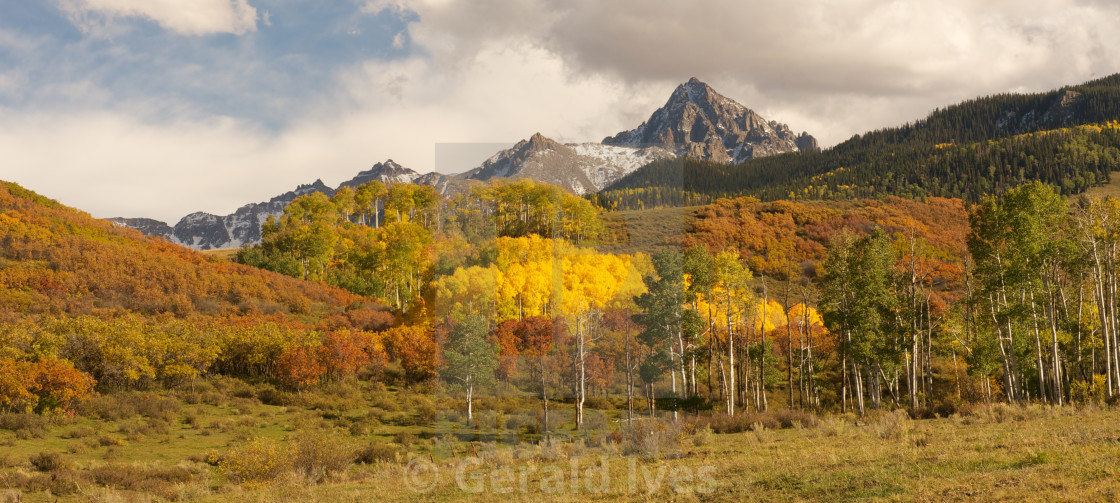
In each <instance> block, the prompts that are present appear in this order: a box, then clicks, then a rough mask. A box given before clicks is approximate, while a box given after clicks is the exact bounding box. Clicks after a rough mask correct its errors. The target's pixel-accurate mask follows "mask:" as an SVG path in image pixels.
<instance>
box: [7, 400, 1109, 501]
mask: <svg viewBox="0 0 1120 503" xmlns="http://www.w3.org/2000/svg"><path fill="white" fill-rule="evenodd" d="M250 391H252V390H245V389H240V388H236V389H235V388H233V387H231V388H229V389H216V390H212V392H214V393H217V394H219V395H220V396H219V397H217V399H216V401H217V402H219V403H223V405H221V406H216V405H210V404H205V403H196V404H191V405H181V404H180V405H176V404H173V403H171V402H169V401H166V400H164V399H165V398H167V397H171V396H174V393H161V394H160V395H159V396H150V395H139V394H137V395H129V394H123V395H121V396H119V397H112V398H111V399H105V400H104V401H102V402H100V403H96V404H91V405H90V407H89V409H90V410H89V411H88V412H89V413H90V415H91V416H97V419H94V418H92V417H84V418H83V417H79V418H74V419H66V418H61V417H55V418H45V419H44V418H39V419H37V418H34V417H25V416H21V415H11V416H6V417H5V418H4V422H3V424H4V426H6V427H7V428H8V429H3V430H0V445H2V446H3V448H2V450H0V502H2V501H4V498H7V499H8V500H12V498H15V497H16V495H18V497H19V498H20V499H19V500H21V501H55V500H56V499H57V500H61V501H163V500H176V501H215V502H238V503H242V502H252V501H312V502H314V501H322V502H334V501H413V500H421V501H460V500H487V501H490V500H497V501H522V500H541V499H544V500H547V501H549V502H550V503H555V502H563V501H585V500H588V499H593V500H607V501H630V500H646V501H661V500H666V501H693V500H705V501H708V500H715V501H805V500H810V501H864V500H871V501H888V500H889V501H992V500H1014V501H1042V500H1052V499H1057V500H1084V501H1113V500H1117V499H1120V465H1118V464H1117V463H1116V460H1117V459H1120V428H1118V427H1117V426H1116V424H1117V419H1120V412H1117V411H1116V410H1114V409H1108V408H1103V407H1101V406H1085V407H1081V408H1073V407H1066V408H1049V407H1042V406H1037V405H1035V406H1026V407H1017V406H1008V405H1004V404H994V405H992V406H971V407H962V408H960V409H958V410H957V411H955V412H954V413H952V414H949V415H948V417H942V418H937V419H911V416H909V415H908V414H905V413H903V412H901V411H894V412H891V411H870V412H869V413H868V415H867V416H865V417H862V418H858V417H856V416H854V415H851V414H848V415H825V416H820V417H818V416H815V415H812V414H808V413H802V412H796V411H785V410H781V409H778V410H773V411H771V412H768V413H742V414H739V415H736V416H735V417H733V418H730V417H725V416H716V417H711V418H705V417H700V418H696V417H687V416H686V417H685V418H684V419H682V421H681V422H676V423H674V422H672V421H668V420H649V419H642V420H639V421H635V422H633V423H630V425H629V426H628V425H627V424H626V423H625V422H620V421H617V418H618V414H621V413H620V412H619V411H616V410H615V411H607V412H608V413H609V414H606V415H604V416H603V419H602V422H603V423H604V425H603V426H602V429H600V430H597V431H595V432H589V433H588V434H583V435H577V434H576V432H572V431H568V430H563V431H554V433H553V435H551V437H546V438H545V439H544V440H543V441H540V442H538V439H540V437H538V436H534V435H526V434H525V433H524V430H525V425H526V424H529V423H534V422H535V420H534V419H533V417H532V416H533V415H532V414H529V413H526V411H527V410H531V409H526V408H525V407H531V406H533V405H534V404H532V403H524V404H520V405H521V406H522V408H523V409H524V410H521V411H519V412H518V411H514V410H512V409H511V410H509V411H504V409H505V408H506V407H505V406H506V405H510V404H515V403H516V399H510V400H507V401H504V402H502V403H498V402H495V403H491V404H489V405H491V406H499V405H500V406H501V408H499V409H493V410H490V409H488V410H486V411H480V412H479V416H480V417H481V416H484V415H488V414H493V415H494V416H495V417H494V418H493V421H492V422H494V423H495V424H501V423H502V422H503V421H504V422H505V423H506V428H507V429H509V431H510V432H511V433H510V434H509V435H506V436H503V437H500V439H499V441H498V442H495V441H494V439H495V438H498V437H495V436H493V435H492V434H489V433H488V432H486V431H484V430H483V431H478V430H474V428H473V427H471V429H470V430H465V429H457V428H456V425H455V424H454V423H450V422H449V421H448V420H447V419H446V417H443V418H441V419H438V421H437V424H435V425H430V424H428V423H429V421H428V420H416V419H415V418H416V417H418V416H417V412H416V411H418V410H420V409H429V408H434V409H436V410H439V411H445V410H447V409H448V405H454V404H456V403H457V402H455V401H448V400H447V399H446V398H445V397H442V396H434V397H433V396H426V395H414V394H411V393H388V392H385V393H375V392H370V393H359V394H358V395H360V396H356V397H346V398H345V399H343V397H344V396H345V395H346V393H340V394H339V397H337V398H330V397H327V396H324V397H317V398H316V397H302V398H301V400H300V405H295V406H286V407H281V406H275V405H265V404H262V403H260V402H259V401H256V400H253V399H249V398H244V397H242V401H240V402H239V403H238V404H236V405H240V407H238V406H234V405H229V404H232V403H233V400H234V397H235V396H236V395H247V393H248V392H250ZM258 391H259V390H258ZM312 398H315V399H314V400H312ZM320 402H322V403H320ZM336 402H337V403H336ZM355 403H356V404H358V405H359V406H360V407H362V408H360V409H354V410H350V409H348V408H349V407H352V406H354V405H353V404H355ZM118 408H119V410H118ZM483 412H485V413H486V414H483ZM499 412H501V416H500V418H499V416H498V413H499ZM554 412H555V415H554V416H553V418H554V419H553V420H554V421H555V424H567V423H569V422H570V421H571V419H570V412H571V411H570V410H566V409H563V408H560V409H558V410H555V411H554ZM596 414H599V413H598V412H596ZM421 415H422V414H421ZM438 415H440V416H446V415H445V414H443V412H441V413H440V414H438ZM390 416H392V417H390ZM398 416H399V417H398ZM375 418H380V419H375ZM405 418H413V419H412V420H409V421H404V420H403V419H405ZM432 420H435V419H432ZM511 421H512V422H513V425H512V426H511V424H510V423H511ZM480 422H481V421H480ZM523 423H524V424H523ZM355 425H358V426H359V427H357V428H355V427H354V426H355ZM32 430H33V431H34V432H35V435H27V434H24V435H21V433H20V432H25V433H26V432H27V431H32ZM254 439H255V440H254ZM468 460H470V461H468ZM238 463H240V464H238ZM410 463H413V464H414V465H415V466H421V467H424V466H428V464H431V465H432V466H434V467H435V468H436V469H437V470H438V472H439V479H438V480H436V481H435V482H436V483H435V486H434V487H432V488H431V489H430V490H429V491H427V492H424V493H416V492H414V491H413V490H412V489H410V488H409V486H408V484H407V481H406V480H405V477H404V473H405V470H406V469H408V467H409V466H410ZM417 463H418V464H417ZM464 463H468V464H466V465H465V464H464ZM573 463H574V465H573ZM464 466H465V467H466V470H465V471H463V477H465V478H462V480H463V483H464V484H466V489H468V490H464V487H463V486H461V485H460V483H459V482H457V481H456V475H457V472H459V471H461V469H462V468H463V467H464ZM573 466H575V470H576V472H577V473H579V474H580V477H581V479H580V481H579V483H577V484H576V485H575V486H572V485H571V475H570V474H571V473H572V470H573ZM589 473H590V474H593V475H594V476H595V477H599V478H596V479H595V480H601V479H603V477H605V480H607V481H609V487H606V488H605V491H604V492H602V493H599V492H594V491H592V490H591V489H589V488H588V485H586V484H585V483H584V482H586V480H587V479H586V477H587V474H589ZM421 475H424V476H427V475H430V473H427V472H425V473H421ZM507 476H509V477H512V478H508V480H509V481H512V482H511V484H512V485H506V483H505V482H506V481H507ZM556 477H559V479H557V480H560V482H561V485H560V486H556V485H555V484H553V485H549V484H551V482H555V480H552V479H555V478H556ZM420 478H421V479H423V477H420ZM522 480H523V481H522ZM550 481H551V482H550ZM631 481H633V484H631ZM479 484H481V485H479ZM702 484H703V485H702ZM706 484H711V486H708V485H706ZM522 487H524V490H525V492H524V493H523V492H522ZM573 487H574V489H573ZM709 487H710V488H712V489H714V491H713V492H710V493H696V492H695V490H698V489H706V488H709ZM593 488H594V489H595V490H599V489H604V488H600V487H598V486H594V487H593ZM474 489H479V490H481V491H482V494H478V493H475V492H472V491H473V490H474Z"/></svg>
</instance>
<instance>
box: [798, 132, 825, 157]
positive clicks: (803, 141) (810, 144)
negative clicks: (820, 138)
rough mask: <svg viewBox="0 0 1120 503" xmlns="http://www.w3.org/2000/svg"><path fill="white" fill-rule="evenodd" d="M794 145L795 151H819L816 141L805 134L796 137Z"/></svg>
mask: <svg viewBox="0 0 1120 503" xmlns="http://www.w3.org/2000/svg"><path fill="white" fill-rule="evenodd" d="M796 143H797V150H800V151H802V152H818V151H820V149H821V147H820V145H817V139H816V138H813V137H812V135H810V134H809V133H806V132H802V133H801V134H800V135H798V137H797V142H796Z"/></svg>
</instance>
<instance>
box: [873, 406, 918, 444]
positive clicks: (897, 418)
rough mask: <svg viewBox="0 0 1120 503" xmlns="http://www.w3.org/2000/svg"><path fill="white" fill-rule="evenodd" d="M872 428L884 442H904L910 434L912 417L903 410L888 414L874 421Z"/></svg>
mask: <svg viewBox="0 0 1120 503" xmlns="http://www.w3.org/2000/svg"><path fill="white" fill-rule="evenodd" d="M871 428H872V429H873V430H874V431H875V433H876V434H877V435H879V438H882V439H884V440H903V439H905V438H907V436H908V435H909V434H910V415H909V414H907V413H906V412H904V411H901V410H899V411H894V412H887V413H884V414H882V415H880V416H879V417H878V418H877V419H876V420H875V421H873V422H872V423H871Z"/></svg>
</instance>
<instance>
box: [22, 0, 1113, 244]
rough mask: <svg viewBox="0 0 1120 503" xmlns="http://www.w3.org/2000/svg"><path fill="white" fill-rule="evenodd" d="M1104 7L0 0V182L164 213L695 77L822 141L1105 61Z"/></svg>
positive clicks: (656, 95) (420, 164)
mask: <svg viewBox="0 0 1120 503" xmlns="http://www.w3.org/2000/svg"><path fill="white" fill-rule="evenodd" d="M1117 4H1118V2H1114V1H1111V0H986V1H982V2H978V1H975V0H943V1H939V2H928V1H919V0H895V1H887V0H787V1H782V2H776V1H772V0H768V1H760V0H726V1H718V0H697V1H693V2H681V1H677V0H610V1H607V2H603V1H601V0H569V1H566V2H561V1H557V0H490V1H486V2H469V3H468V2H457V1H454V0H415V1H413V0H404V1H391V0H390V1H386V0H336V1H329V2H321V1H306V0H190V1H184V0H0V156H2V157H0V179H4V180H11V181H15V182H18V183H20V184H22V185H24V186H26V187H28V188H31V189H33V190H36V191H38V192H40V193H43V194H46V195H48V196H50V197H53V198H56V199H59V200H60V201H62V202H63V203H65V204H68V205H70V206H74V207H78V208H81V209H84V210H86V211H89V212H90V213H92V214H93V215H94V216H98V217H109V216H148V217H155V218H159V219H163V220H166V221H169V222H171V223H174V222H175V221H177V220H178V218H179V217H181V216H183V215H185V214H186V213H189V212H192V211H197V210H202V211H208V212H211V213H216V214H226V213H229V212H232V211H233V210H234V209H236V208H237V207H238V206H240V205H242V204H244V203H248V202H254V201H260V200H264V199H268V198H269V197H271V196H273V195H276V194H279V193H282V192H285V191H287V190H290V189H291V188H293V187H294V186H295V185H297V184H299V183H307V182H311V181H313V180H315V179H316V178H321V179H322V180H323V181H324V182H326V183H328V184H330V185H335V184H337V183H339V182H341V181H343V180H346V179H349V178H350V177H352V176H353V175H354V174H355V173H357V172H358V171H360V170H363V169H366V168H368V167H369V166H370V165H372V164H373V163H374V162H377V161H381V160H385V159H388V158H392V159H394V160H396V161H397V162H399V163H401V164H403V165H405V166H407V167H410V168H412V169H415V170H417V171H420V172H426V171H431V170H438V171H443V172H452V171H461V170H463V169H465V168H467V167H470V166H463V165H462V163H463V162H464V161H462V160H461V159H460V160H456V161H451V160H449V159H448V156H447V155H437V151H439V152H447V151H449V150H448V148H447V145H448V144H474V143H485V144H492V143H512V142H514V141H517V140H518V139H521V138H527V137H528V136H530V135H531V134H532V133H534V132H536V131H540V132H542V133H543V134H545V135H546V136H550V137H552V138H555V139H558V140H561V141H598V140H601V139H602V138H603V137H604V136H607V135H610V134H614V133H616V132H618V131H620V130H624V129H630V128H632V127H634V126H636V125H638V124H639V123H641V121H642V120H644V119H645V118H646V117H647V116H648V115H649V113H650V112H652V111H653V110H654V109H655V108H656V107H658V106H660V105H662V104H663V103H664V101H665V100H666V99H667V98H668V95H669V93H670V92H671V91H672V89H673V87H675V86H676V85H677V84H678V83H680V82H683V81H685V80H687V79H688V78H689V77H692V76H696V77H699V78H700V79H701V80H704V81H706V82H708V83H709V84H711V85H712V86H713V87H715V88H716V89H717V90H718V91H720V92H721V93H722V94H724V95H726V96H728V97H731V98H733V99H735V100H737V101H739V102H741V103H743V104H744V105H746V106H748V107H750V108H753V109H754V110H756V111H757V112H759V113H761V114H762V115H763V116H764V117H767V118H769V119H774V120H778V121H780V122H784V123H787V124H789V125H790V127H791V128H793V129H794V130H795V131H802V130H804V131H808V132H810V133H811V134H813V135H815V136H816V137H817V138H818V139H819V140H821V143H822V144H823V145H825V146H828V145H833V144H835V143H838V142H840V141H843V140H844V139H846V138H848V137H850V136H851V135H853V134H855V133H860V132H863V131H866V130H869V129H875V128H880V127H886V126H891V125H896V124H899V123H901V122H905V121H910V120H914V119H918V118H920V117H922V116H924V115H925V114H926V113H928V112H929V111H930V110H931V109H933V108H935V107H937V106H941V105H945V104H950V103H954V102H957V101H960V100H962V99H967V98H970V97H974V96H978V95H985V94H991V93H997V92H1008V91H1037V90H1046V89H1051V88H1055V87H1060V86H1062V85H1065V84H1076V83H1079V82H1083V81H1086V80H1090V79H1093V78H1097V77H1103V76H1106V75H1109V74H1112V73H1115V72H1118V71H1120V30H1117V29H1116V28H1115V27H1116V26H1117V24H1118V22H1120V6H1118V5H1117ZM437 145H443V146H444V147H443V148H437ZM487 148H489V147H484V148H483V149H482V150H486V149H487Z"/></svg>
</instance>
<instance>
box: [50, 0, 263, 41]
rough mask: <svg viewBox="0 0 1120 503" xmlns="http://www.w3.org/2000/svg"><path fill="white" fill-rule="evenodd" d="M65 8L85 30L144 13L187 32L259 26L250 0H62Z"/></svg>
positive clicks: (244, 29)
mask: <svg viewBox="0 0 1120 503" xmlns="http://www.w3.org/2000/svg"><path fill="white" fill-rule="evenodd" d="M60 2H61V4H60V6H61V8H62V10H63V12H65V13H66V14H67V16H68V17H69V18H70V20H71V22H73V23H74V24H75V25H76V26H78V27H79V28H81V29H82V30H83V31H85V32H87V33H88V32H95V33H96V32H98V31H100V30H105V29H107V28H108V27H109V26H110V25H111V23H112V20H113V19H115V18H126V17H141V18H147V19H150V20H152V21H155V22H156V23H158V24H159V25H160V26H161V27H163V28H164V29H166V30H171V31H174V32H176V33H180V34H183V35H211V34H215V33H233V34H236V35H242V34H245V33H247V32H250V31H255V30H256V29H257V9H255V8H253V6H252V5H249V2H248V0H191V1H182V0H60Z"/></svg>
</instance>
